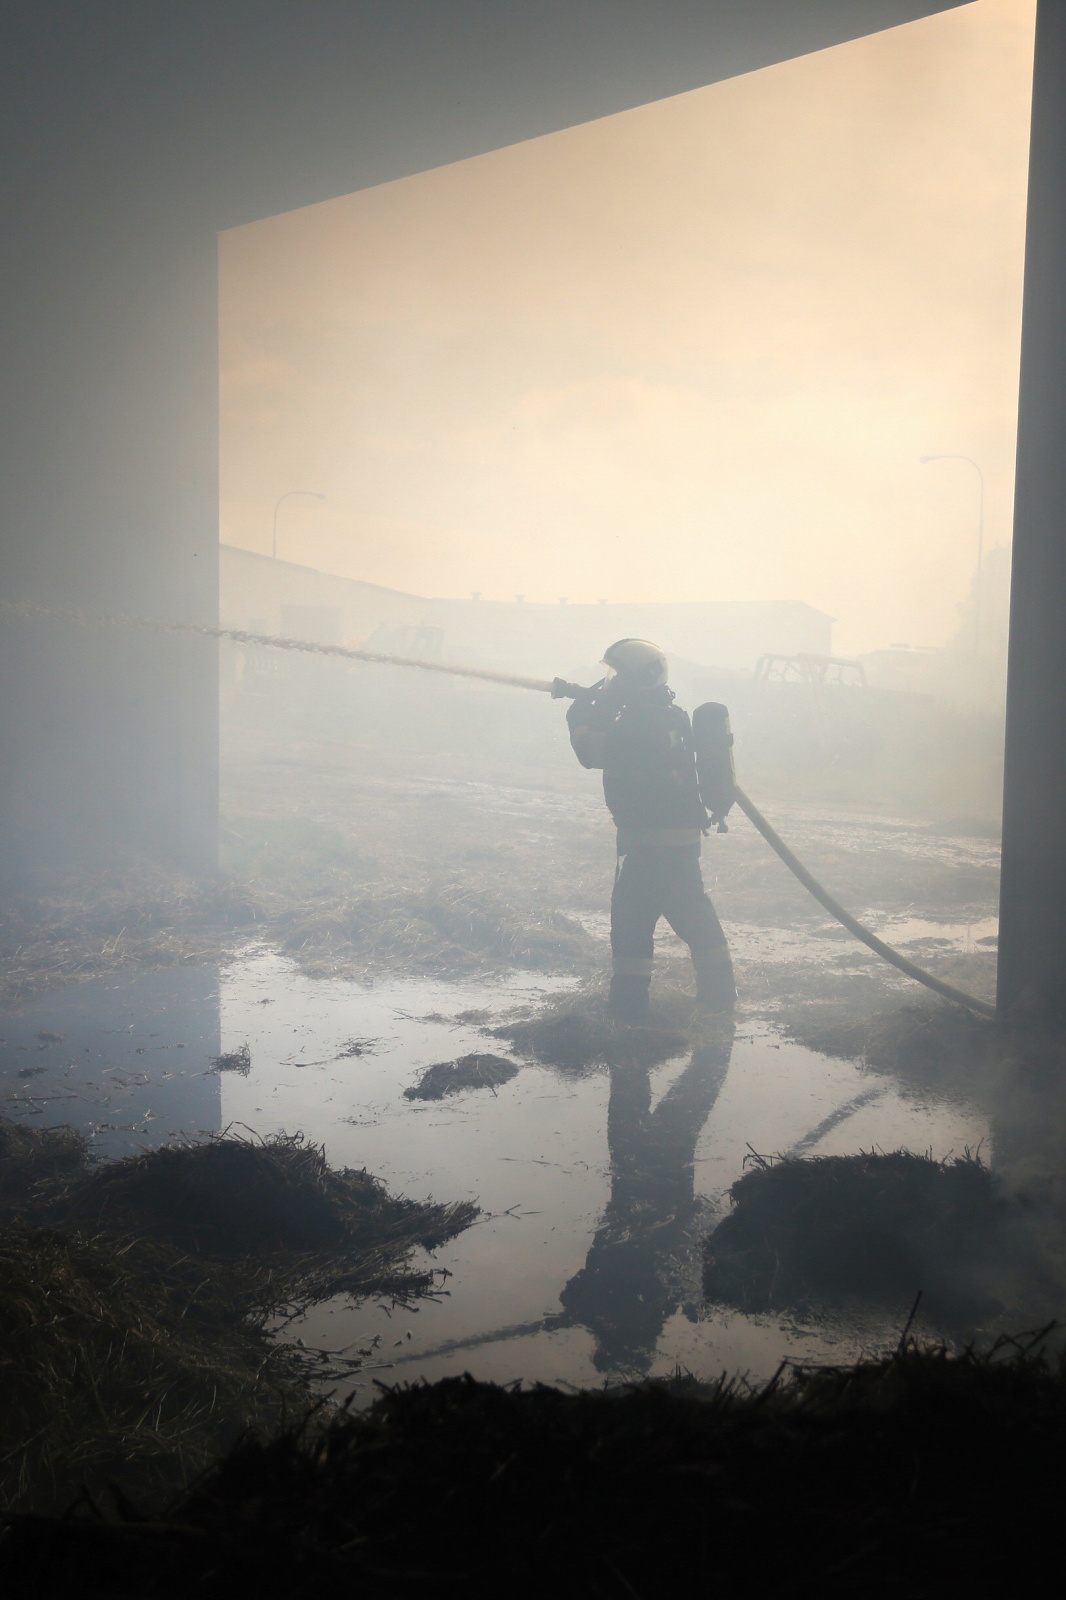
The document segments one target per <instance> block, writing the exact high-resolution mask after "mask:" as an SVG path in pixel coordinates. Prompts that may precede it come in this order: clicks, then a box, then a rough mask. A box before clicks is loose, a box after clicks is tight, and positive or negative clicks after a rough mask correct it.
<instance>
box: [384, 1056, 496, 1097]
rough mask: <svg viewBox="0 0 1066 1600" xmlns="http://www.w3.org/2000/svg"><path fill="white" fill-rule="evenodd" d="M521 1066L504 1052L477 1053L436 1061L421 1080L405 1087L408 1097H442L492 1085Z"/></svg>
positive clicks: (490, 1087) (492, 1086) (405, 1094)
mask: <svg viewBox="0 0 1066 1600" xmlns="http://www.w3.org/2000/svg"><path fill="white" fill-rule="evenodd" d="M517 1076H518V1068H517V1067H516V1066H515V1064H514V1062H513V1061H508V1060H507V1059H506V1057H505V1056H493V1055H486V1054H481V1055H478V1054H475V1055H469V1056H460V1057H459V1059H458V1061H435V1062H434V1063H433V1065H432V1066H431V1067H427V1068H426V1070H425V1071H424V1072H423V1073H422V1075H421V1077H420V1078H419V1080H418V1082H417V1083H415V1084H412V1085H411V1087H410V1088H409V1089H405V1090H404V1098H405V1099H406V1100H443V1099H444V1097H445V1095H449V1094H458V1093H459V1092H460V1091H461V1090H463V1089H492V1090H494V1091H495V1088H496V1085H497V1084H498V1083H510V1081H511V1079H512V1078H517Z"/></svg>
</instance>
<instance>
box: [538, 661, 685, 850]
mask: <svg viewBox="0 0 1066 1600" xmlns="http://www.w3.org/2000/svg"><path fill="white" fill-rule="evenodd" d="M566 720H567V724H568V726H569V729H570V743H571V745H572V746H573V748H574V753H575V755H576V756H577V758H578V760H579V761H580V762H581V765H582V766H583V767H599V768H602V769H603V796H604V799H605V800H606V802H607V808H608V810H609V811H610V813H611V816H612V817H613V818H614V821H615V824H616V826H617V828H618V848H619V850H620V851H622V852H624V851H626V850H627V849H632V848H635V847H637V846H639V845H687V844H698V843H699V839H700V835H701V833H702V832H703V831H704V830H705V829H706V828H707V826H708V824H709V820H710V819H709V817H708V815H707V810H706V807H705V806H704V804H703V801H702V800H701V798H700V786H699V780H698V778H697V774H696V756H695V749H694V746H693V740H692V725H691V723H690V722H689V718H688V713H687V712H685V711H682V710H681V708H680V706H675V705H674V695H673V691H672V690H670V689H667V688H665V687H662V688H656V689H642V690H640V691H638V692H636V693H631V694H629V695H628V696H627V697H626V698H625V699H623V698H622V696H621V694H620V693H619V691H618V689H617V688H616V687H615V684H614V683H613V682H612V683H608V684H606V685H602V684H597V685H596V686H595V687H594V688H593V689H592V690H591V691H590V692H589V694H588V696H587V697H584V696H583V697H582V698H581V699H579V700H575V701H574V703H573V705H572V706H571V707H570V709H569V711H568V712H567V718H566Z"/></svg>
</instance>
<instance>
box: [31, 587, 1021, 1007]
mask: <svg viewBox="0 0 1066 1600" xmlns="http://www.w3.org/2000/svg"><path fill="white" fill-rule="evenodd" d="M0 610H3V611H6V612H9V613H10V612H14V613H18V614H21V615H28V616H35V617H40V618H42V619H43V618H49V617H54V618H57V619H62V620H64V621H71V622H78V623H82V624H97V625H99V624H106V625H110V626H114V627H135V628H152V629H163V630H165V631H167V632H173V633H193V634H201V635H205V636H206V637H208V638H212V639H229V640H231V641H233V642H234V643H236V644H245V645H262V646H266V647H268V648H269V649H272V650H297V651H300V652H301V653H304V654H311V655H324V656H340V657H341V658H342V659H344V660H348V661H365V662H369V663H372V664H377V665H380V666H392V667H411V668H416V669H418V670H420V671H423V672H437V673H446V674H448V675H449V676H451V677H456V678H477V679H479V680H481V681H482V682H485V683H498V684H504V685H507V686H509V687H511V688H515V689H532V690H535V691H538V692H539V693H541V694H550V695H552V697H553V698H554V699H561V698H573V694H571V691H574V692H576V693H580V692H581V691H580V690H579V689H578V686H577V685H575V684H568V683H565V682H564V681H563V680H562V679H561V678H555V679H551V678H527V677H522V676H521V675H519V674H516V673H511V672H493V671H491V670H490V669H489V668H486V667H464V666H458V665H456V664H454V663H452V662H448V661H424V660H420V659H418V658H417V657H414V656H396V655H388V654H385V653H383V652H382V651H378V650H361V649H356V648H353V647H350V646H347V645H339V644H317V643H315V642H314V641H313V640H309V639H288V638H282V637H280V636H279V635H276V634H268V633H249V632H247V631H246V630H245V629H243V628H220V627H210V626H208V625H207V624H203V623H195V622H162V621H150V620H148V619H146V618H140V617H127V616H100V615H93V614H90V613H87V612H83V611H79V610H76V609H73V608H66V607H50V606H49V607H46V606H31V605H26V604H23V603H20V602H18V601H10V600H0ZM734 794H735V796H736V803H737V805H738V806H739V807H740V809H741V811H743V813H744V815H745V816H746V817H747V818H748V821H749V822H750V823H751V824H752V826H753V827H754V828H755V829H756V830H757V831H758V832H759V833H760V834H761V835H762V837H763V838H764V839H765V840H766V842H767V844H768V845H769V846H770V849H771V850H773V852H774V854H775V855H777V856H778V857H779V858H780V859H781V860H782V861H783V862H784V864H785V866H786V867H787V868H788V870H789V871H790V872H791V873H792V874H793V876H794V877H796V878H798V879H799V881H800V883H802V885H803V887H804V888H805V889H806V890H807V891H808V893H809V894H811V895H813V896H814V898H815V900H817V901H818V903H819V905H821V906H824V908H825V909H826V911H828V912H829V914H830V916H831V917H834V918H835V919H836V921H837V922H839V923H840V924H841V926H842V927H844V928H846V929H847V930H848V932H849V933H850V934H852V935H853V936H854V937H855V938H856V939H858V940H859V941H860V942H861V943H862V944H864V945H866V947H867V949H869V950H872V951H873V952H874V954H875V955H877V956H880V957H881V959H882V961H887V962H888V963H889V965H890V966H893V967H895V968H896V970H897V971H898V972H902V973H904V974H905V975H906V976H907V977H908V978H913V980H914V981H915V983H921V984H924V986H925V987H926V988H927V989H932V990H933V992H934V993H935V994H939V995H941V996H942V997H943V998H944V999H945V1000H951V1001H954V1002H955V1004H956V1005H961V1006H965V1007H966V1008H967V1009H968V1010H970V1011H976V1012H977V1013H979V1015H981V1016H983V1017H995V1016H996V1008H995V1006H994V1005H992V1004H991V1003H990V1002H989V1001H987V1000H980V999H978V997H977V996H976V995H972V994H967V992H966V991H965V990H964V989H958V988H956V987H955V985H954V984H953V983H945V982H944V980H943V979H942V978H938V977H936V975H935V974H934V973H932V972H926V970H925V968H924V967H919V966H918V965H917V964H916V963H915V962H913V961H911V960H909V959H908V957H907V956H905V955H901V954H900V952H899V951H898V950H894V949H893V948H892V946H891V945H889V944H886V943H885V942H884V940H883V939H879V938H878V937H877V935H876V933H872V932H871V930H870V929H869V928H867V927H865V926H864V925H863V924H862V923H861V922H860V921H859V920H858V918H857V917H853V916H852V914H851V912H850V911H848V910H847V909H846V908H845V907H844V906H842V905H841V904H840V902H839V900H837V899H836V898H835V897H834V896H833V895H831V894H830V893H829V890H828V889H826V888H825V886H824V885H823V884H821V883H819V882H818V879H817V878H816V877H815V876H814V874H813V873H811V872H809V871H808V869H807V868H806V867H805V866H804V865H803V863H802V861H800V860H799V859H798V857H797V856H796V855H794V854H793V852H792V851H791V850H790V849H789V847H788V845H787V844H786V843H785V841H784V840H783V839H782V838H781V836H780V834H778V832H777V831H776V829H775V828H774V827H773V826H772V825H771V824H770V823H769V822H768V821H767V819H766V818H765V817H764V816H763V814H762V812H761V811H760V810H759V808H758V806H756V805H755V803H754V802H753V801H752V800H750V799H749V798H748V796H747V795H746V794H745V793H744V790H743V789H741V788H740V786H739V785H737V786H736V787H735V789H734Z"/></svg>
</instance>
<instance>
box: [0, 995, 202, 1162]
mask: <svg viewBox="0 0 1066 1600" xmlns="http://www.w3.org/2000/svg"><path fill="white" fill-rule="evenodd" d="M218 1028H219V1024H218V971H217V969H216V968H214V967H210V968H209V967H168V968H166V969H165V970H163V971H159V972H140V973H137V974H136V975H135V976H133V977H129V978H125V979H122V980H121V981H120V980H117V979H114V978H108V979H96V980H94V981H93V982H91V983H81V984H72V985H70V986H69V987H67V988H65V989H60V990H57V991H55V992H53V993H51V994H47V995H42V996H41V997H39V998H38V999H35V1000H33V1001H30V1002H28V1003H27V1004H25V1005H23V1006H20V1007H19V1008H18V1009H17V1010H15V1011H11V1012H8V1013H7V1014H6V1015H5V1016H3V1017H2V1018H0V1112H2V1113H3V1115H4V1116H6V1117H13V1118H16V1119H27V1118H32V1119H33V1121H34V1122H35V1123H44V1124H47V1125H49V1126H54V1125H55V1124H57V1123H62V1122H65V1123H69V1124H70V1125H71V1126H72V1127H75V1128H77V1129H78V1130H79V1131H80V1132H81V1133H84V1134H86V1135H87V1136H88V1137H89V1138H90V1139H91V1140H92V1143H93V1148H94V1150H95V1151H96V1152H97V1153H98V1154H100V1155H105V1156H124V1155H128V1154H129V1153H130V1152H131V1151H134V1150H144V1149H146V1148H149V1147H150V1146H154V1145H157V1144H165V1143H166V1142H167V1141H168V1140H169V1139H175V1138H178V1137H179V1136H180V1135H181V1134H182V1133H191V1134H194V1135H195V1134H197V1133H200V1132H204V1131H210V1132H217V1130H218V1126H219V1116H220V1095H219V1081H218V1078H217V1077H215V1076H213V1075H208V1074H209V1068H210V1062H211V1058H212V1057H213V1056H217V1055H218V1053H219V1042H218V1039H219V1031H218Z"/></svg>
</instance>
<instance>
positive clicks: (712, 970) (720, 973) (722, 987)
mask: <svg viewBox="0 0 1066 1600" xmlns="http://www.w3.org/2000/svg"><path fill="white" fill-rule="evenodd" d="M692 965H693V966H694V967H695V969H696V1005H697V1006H698V1007H699V1009H700V1010H701V1011H713V1012H718V1013H721V1014H723V1015H729V1013H731V1012H732V1010H733V1008H734V1006H735V1005H736V1003H737V986H736V982H735V980H734V978H733V963H732V961H731V960H730V957H729V951H728V950H727V949H726V947H725V945H721V946H718V947H716V948H715V949H713V950H694V951H693V952H692Z"/></svg>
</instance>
